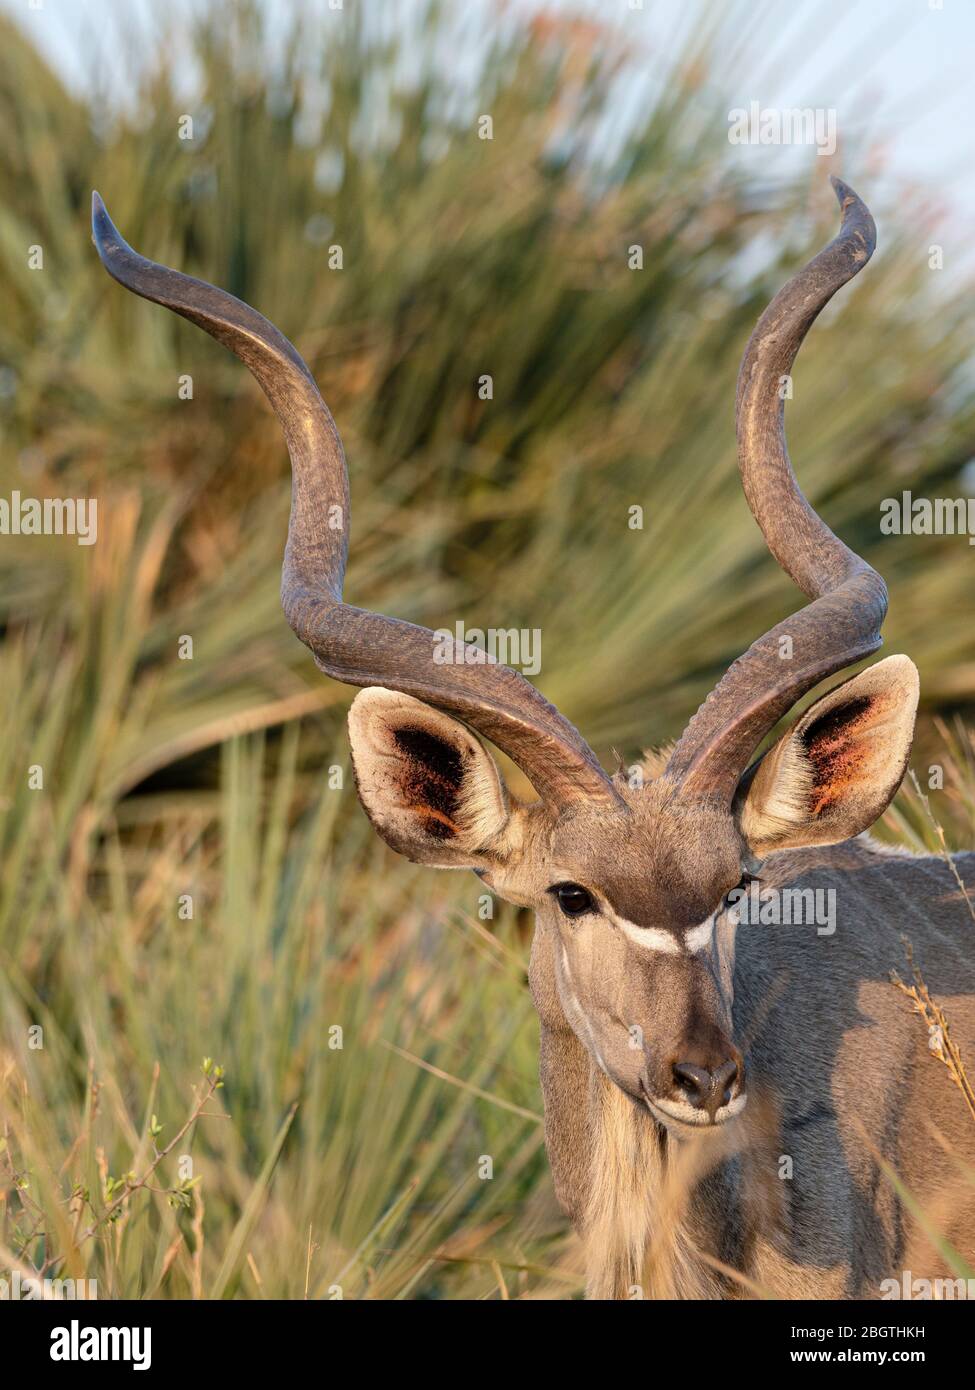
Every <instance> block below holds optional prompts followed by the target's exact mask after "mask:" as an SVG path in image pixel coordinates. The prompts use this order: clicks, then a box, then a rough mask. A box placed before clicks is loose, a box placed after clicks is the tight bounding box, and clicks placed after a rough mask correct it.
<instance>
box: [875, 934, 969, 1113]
mask: <svg viewBox="0 0 975 1390" xmlns="http://www.w3.org/2000/svg"><path fill="white" fill-rule="evenodd" d="M902 940H903V942H904V950H905V953H906V955H907V963H908V965H909V966H910V968H911V975H912V977H913V981H914V982H913V984H910V985H907V984H905V983H904V981H903V980H902V979H901V977H900V976H899V975H898V973H897V971H896V970H893V971H891V980H892V982H893V983H894V984H895V985H896V986H897V988H898V989H899V990H900V991H901V992H902V993H903V994H906V995H907V997H908V999H910V1001H911V1003H912V1005H913V1007H914V1012H915V1013H916V1014H919V1015H920V1016H921V1018H923V1019H924V1023H925V1026H926V1028H927V1030H928V1048H929V1050H930V1051H931V1052H932V1053H933V1054H934V1056H935V1057H937V1058H938V1060H939V1061H941V1062H943V1063H944V1065H945V1066H946V1067H947V1068H948V1075H949V1076H950V1077H951V1079H952V1081H953V1082H954V1083H955V1085H956V1086H957V1087H958V1089H959V1091H961V1093H962V1095H963V1096H964V1098H965V1104H966V1105H967V1106H968V1109H969V1112H970V1113H971V1116H972V1119H973V1120H975V1090H973V1089H972V1083H971V1082H970V1081H969V1079H968V1075H967V1073H966V1071H965V1065H964V1063H963V1061H962V1056H961V1053H960V1051H959V1050H958V1047H957V1045H956V1043H955V1042H954V1041H953V1039H952V1037H951V1033H950V1032H949V1029H948V1018H947V1015H946V1014H945V1011H944V1010H943V1009H942V1007H941V1005H940V1004H938V1003H937V1002H936V1000H934V999H932V998H931V995H930V993H929V992H928V987H927V985H926V984H925V983H924V978H923V976H922V975H921V971H920V969H919V967H918V965H917V962H916V961H915V959H914V948H913V947H912V945H911V943H910V941H908V939H907V937H906V936H905V937H903V938H902Z"/></svg>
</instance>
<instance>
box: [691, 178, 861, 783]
mask: <svg viewBox="0 0 975 1390" xmlns="http://www.w3.org/2000/svg"><path fill="white" fill-rule="evenodd" d="M832 183H833V188H834V190H835V192H836V196H837V198H838V199H839V203H840V207H841V209H842V224H841V226H840V230H839V234H838V235H837V236H836V237H835V238H834V239H833V240H832V241H831V242H830V243H829V245H828V246H827V247H826V248H825V250H823V251H820V253H819V255H818V256H816V257H814V259H813V260H811V261H810V262H809V263H808V265H806V266H804V267H803V269H802V270H800V271H799V273H798V274H797V275H795V276H793V278H792V279H791V280H790V281H789V282H788V284H786V285H785V286H784V287H783V288H782V289H781V290H779V292H778V294H777V295H776V296H775V298H774V299H773V300H772V302H771V304H770V305H769V306H768V308H767V309H766V310H765V313H764V314H763V315H762V317H761V318H760V319H759V321H758V324H757V326H756V328H755V332H754V333H753V334H752V336H751V338H750V340H749V342H748V346H747V347H746V349H745V355H744V358H743V359H742V364H741V370H740V372H739V374H738V401H737V410H736V418H737V426H738V463H739V468H740V471H741V480H742V484H743V486H744V489H745V496H746V497H747V499H748V505H749V507H750V508H751V510H752V513H753V515H754V517H755V520H756V521H757V522H758V524H759V526H760V527H761V528H762V534H763V535H764V536H765V540H766V543H767V544H768V547H769V550H771V552H772V554H773V555H774V556H775V558H776V560H778V562H779V564H780V565H781V566H782V568H783V569H784V570H785V572H786V574H788V575H790V576H791V578H792V579H794V580H795V582H796V583H797V584H798V585H799V588H800V589H802V591H803V593H805V594H806V595H807V597H809V598H810V599H811V600H812V602H811V603H809V604H807V606H806V607H805V608H803V609H801V610H800V611H799V612H798V613H796V614H794V615H793V616H792V617H791V618H786V619H785V621H784V622H781V623H778V624H777V625H776V626H775V627H773V628H772V629H771V630H770V631H769V632H767V633H766V634H765V635H764V637H760V638H759V639H758V641H757V642H754V643H753V644H752V646H750V647H749V648H748V650H747V651H746V652H745V654H744V655H743V656H741V657H739V658H738V660H737V661H736V662H735V663H734V665H732V666H731V667H729V669H728V671H727V672H726V673H725V675H724V676H723V677H722V679H721V680H720V681H719V682H718V684H717V685H716V686H715V688H714V690H712V692H711V694H710V695H709V696H708V698H707V699H706V700H705V702H704V704H703V705H702V706H701V708H700V709H699V710H698V712H697V714H695V716H694V718H693V719H692V720H691V722H690V723H689V724H688V726H687V728H686V730H685V731H684V733H683V735H682V736H681V738H680V740H679V742H678V743H677V745H676V747H675V748H674V751H673V753H672V754H671V757H670V761H669V763H668V766H667V775H668V777H670V778H671V779H672V780H673V781H674V782H675V783H676V784H677V786H678V794H679V795H684V796H700V797H705V798H715V799H717V800H720V801H722V802H725V803H730V801H731V800H732V798H733V797H734V794H735V789H736V788H737V786H738V783H739V781H740V780H741V776H742V774H743V773H744V772H745V770H746V769H747V767H748V764H749V762H750V761H751V758H752V756H753V754H754V753H755V750H756V749H757V747H758V745H759V744H760V743H761V741H762V739H763V738H764V737H765V735H766V734H767V733H768V732H769V731H770V730H771V729H772V728H773V726H774V725H775V724H776V723H777V722H778V721H779V719H781V717H782V716H783V715H784V714H785V713H786V712H787V711H788V710H789V709H790V708H791V707H792V706H793V705H794V704H795V703H796V701H797V700H798V699H800V698H801V696H803V695H804V694H805V693H806V692H807V691H808V690H811V689H812V687H813V686H814V685H817V684H818V683H819V682H820V681H821V680H825V679H826V677H827V676H831V675H833V674H834V673H835V672H837V671H841V670H842V669H843V668H844V667H846V666H851V665H852V664H853V663H854V662H855V661H860V660H861V659H862V658H863V657H865V656H869V655H870V653H871V652H874V651H876V650H877V648H878V647H879V646H880V643H881V638H880V626H881V624H882V623H883V620H884V617H885V615H886V612H887V589H886V586H885V584H884V581H883V580H882V579H881V577H880V575H879V574H877V572H876V570H874V569H871V567H870V566H869V565H868V564H867V562H866V560H863V559H861V558H860V556H859V555H857V554H855V553H854V551H852V550H850V549H849V547H848V546H846V545H844V544H843V542H842V541H841V540H839V539H838V538H837V537H836V536H834V535H833V532H832V531H831V530H830V529H829V527H828V526H827V525H826V523H825V522H824V521H823V520H822V518H821V517H819V516H818V515H817V514H816V512H814V511H813V509H812V507H811V506H810V505H809V503H808V502H807V501H806V499H805V497H804V496H803V495H802V492H801V491H800V488H799V484H798V483H797V482H796V475H795V473H794V472H793V471H792V464H791V463H790V461H789V453H788V450H787V448H786V443H785V397H784V394H783V392H782V390H781V382H782V378H783V377H785V376H788V374H789V373H790V372H791V370H792V364H793V362H794V361H795V358H796V354H797V353H798V351H799V348H800V347H801V345H802V341H803V339H804V338H805V336H806V334H807V332H808V331H809V328H810V327H811V325H812V324H813V322H814V321H815V319H816V317H817V315H818V314H819V313H820V311H821V310H822V309H823V308H824V307H825V306H826V305H827V304H828V303H829V301H830V300H831V299H832V297H833V295H834V294H835V293H836V291H837V290H838V289H839V288H840V286H841V285H845V284H846V282H847V281H848V280H851V279H852V278H853V276H854V275H856V274H857V272H858V271H860V270H862V269H863V267H864V266H865V265H866V263H867V261H868V260H869V259H870V257H871V255H872V254H873V250H874V247H875V246H876V242H877V229H876V227H875V226H874V221H873V218H872V217H871V216H870V213H869V212H868V210H867V208H866V205H865V204H864V203H863V202H861V200H860V199H859V198H858V197H857V195H856V194H855V193H854V192H853V190H852V188H849V187H848V186H847V185H846V184H845V183H841V182H840V180H839V179H835V178H834V179H833V180H832ZM785 638H788V639H789V640H788V643H785V642H784V641H783V639H785Z"/></svg>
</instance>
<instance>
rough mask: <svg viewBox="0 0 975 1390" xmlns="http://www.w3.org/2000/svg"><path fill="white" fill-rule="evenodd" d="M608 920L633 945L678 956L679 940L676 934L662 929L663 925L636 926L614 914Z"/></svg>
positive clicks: (679, 951)
mask: <svg viewBox="0 0 975 1390" xmlns="http://www.w3.org/2000/svg"><path fill="white" fill-rule="evenodd" d="M610 920H611V921H612V923H613V925H614V926H616V927H619V929H620V931H621V932H622V933H623V935H624V936H625V937H626V938H627V939H628V940H629V941H632V942H633V944H634V946H639V947H640V948H641V949H642V950H644V951H662V952H663V954H664V955H667V956H679V955H680V953H681V949H680V942H679V941H678V940H677V938H676V936H674V935H673V934H672V933H671V932H669V931H664V929H663V927H638V926H637V924H636V923H635V922H628V921H627V920H626V918H625V917H617V916H616V915H615V914H613V916H612V917H611V919H610Z"/></svg>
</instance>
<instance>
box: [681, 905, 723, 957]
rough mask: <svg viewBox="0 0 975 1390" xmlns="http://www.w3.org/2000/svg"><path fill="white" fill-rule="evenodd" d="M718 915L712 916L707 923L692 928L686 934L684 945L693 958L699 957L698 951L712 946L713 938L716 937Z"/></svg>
mask: <svg viewBox="0 0 975 1390" xmlns="http://www.w3.org/2000/svg"><path fill="white" fill-rule="evenodd" d="M716 915H717V914H712V915H711V916H710V917H709V918H708V920H707V921H706V922H702V923H701V925H700V926H699V927H691V929H690V931H686V932H685V933H684V945H685V946H686V947H687V949H688V950H689V951H690V953H691V955H692V956H695V955H697V953H698V951H703V950H705V949H706V947H708V946H710V945H711V938H712V937H713V936H714V918H715V916H716Z"/></svg>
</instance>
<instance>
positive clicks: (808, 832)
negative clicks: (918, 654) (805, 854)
mask: <svg viewBox="0 0 975 1390" xmlns="http://www.w3.org/2000/svg"><path fill="white" fill-rule="evenodd" d="M918 692H919V683H918V674H917V668H916V666H915V665H914V663H913V661H911V660H910V659H909V658H908V657H906V656H889V657H887V659H886V660H885V661H878V662H877V664H876V666H870V667H868V668H867V669H866V670H865V671H861V672H860V673H859V674H858V675H856V676H853V677H851V679H850V680H848V681H844V682H843V684H842V685H838V686H837V687H836V689H835V690H831V691H830V692H829V694H827V695H824V696H823V697H822V699H820V700H817V701H816V702H815V703H814V704H812V705H810V706H809V708H808V709H807V710H806V711H805V713H804V714H802V715H800V717H799V718H798V719H797V720H796V722H795V724H794V725H793V726H792V728H791V729H790V730H789V732H788V733H786V734H783V736H782V737H781V738H780V739H779V741H778V743H776V744H774V745H773V747H772V748H770V749H769V751H768V752H767V753H766V754H765V757H764V758H762V760H761V762H759V763H758V764H757V765H756V766H755V767H754V768H752V769H751V770H750V771H749V772H748V773H746V775H745V777H744V778H743V779H742V783H741V786H740V787H739V790H738V796H737V797H736V801H735V810H736V815H737V818H738V824H739V826H740V828H741V832H742V835H743V836H744V839H745V841H746V843H747V845H748V848H749V850H750V851H751V852H752V854H754V855H755V856H756V857H757V858H758V859H762V858H763V857H764V856H765V855H767V854H771V853H773V852H774V851H775V850H781V849H796V848H798V847H800V846H812V845H835V844H839V842H840V841H841V840H849V839H851V838H852V837H853V836H854V835H859V834H860V833H861V831H864V830H868V829H869V828H870V826H871V825H873V823H874V821H875V820H876V819H877V817H878V816H881V815H883V813H884V811H885V810H886V809H887V807H888V805H889V804H890V802H891V801H892V800H893V798H894V795H895V793H896V791H897V788H898V787H899V786H900V784H901V781H902V779H903V777H904V773H905V772H906V771H907V760H908V758H909V757H910V752H911V742H912V740H913V737H914V717H915V714H916V713H917V701H918Z"/></svg>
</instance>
